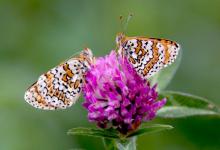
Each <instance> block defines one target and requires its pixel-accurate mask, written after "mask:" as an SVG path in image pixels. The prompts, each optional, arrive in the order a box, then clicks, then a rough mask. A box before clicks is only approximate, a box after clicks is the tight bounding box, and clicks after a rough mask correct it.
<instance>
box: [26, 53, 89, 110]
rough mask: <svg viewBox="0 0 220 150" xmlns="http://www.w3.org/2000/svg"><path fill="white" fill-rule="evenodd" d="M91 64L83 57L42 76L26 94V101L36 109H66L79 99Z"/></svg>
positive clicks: (63, 64) (73, 59) (65, 63)
mask: <svg viewBox="0 0 220 150" xmlns="http://www.w3.org/2000/svg"><path fill="white" fill-rule="evenodd" d="M88 67H89V63H88V61H87V60H86V59H84V58H83V57H82V55H81V57H78V58H71V59H69V60H67V61H66V62H64V63H61V64H60V65H58V66H56V67H54V68H52V69H51V70H49V71H48V72H46V73H45V74H42V75H41V76H40V77H39V79H38V80H37V82H36V83H34V84H33V85H32V86H31V87H30V88H29V89H28V90H27V91H26V92H25V97H24V98H25V100H26V101H27V102H28V103H29V104H30V105H32V106H33V107H35V108H39V109H44V110H54V109H65V108H67V107H70V106H71V105H72V104H74V103H75V102H76V100H77V99H78V98H79V96H80V93H81V88H82V83H83V80H84V78H83V74H84V73H85V71H86V70H87V69H88Z"/></svg>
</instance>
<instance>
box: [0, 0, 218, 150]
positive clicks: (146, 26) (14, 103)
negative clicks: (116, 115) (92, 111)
mask: <svg viewBox="0 0 220 150" xmlns="http://www.w3.org/2000/svg"><path fill="white" fill-rule="evenodd" d="M129 12H132V13H133V14H134V17H133V18H132V20H131V22H130V23H129V26H128V30H127V35H129V36H134V35H144V36H148V37H164V38H168V39H173V40H176V41H178V42H179V43H180V44H181V45H182V49H183V59H182V60H183V61H182V64H181V66H180V68H179V70H178V72H177V74H176V76H175V78H174V80H173V81H172V83H171V84H170V85H169V87H168V89H172V90H179V91H184V92H188V93H192V94H196V95H200V96H203V97H206V98H208V99H210V100H212V101H213V102H215V103H216V104H220V99H219V98H220V96H219V90H220V79H219V77H220V48H219V47H220V1H219V0H209V1H206V0H124V1H122V0H99V1H98V0H78V1H76V0H75V1H73V0H72V1H71V0H41V1H40V0H0V68H1V70H0V84H1V85H0V150H29V149H31V150H61V149H62V150H70V149H103V146H102V141H101V140H100V139H94V138H90V137H81V136H74V137H72V136H68V135H66V132H67V130H68V129H69V128H72V127H78V126H94V124H91V123H89V122H88V121H87V117H86V115H87V113H86V110H85V109H84V108H83V107H81V103H82V101H83V99H80V101H79V102H78V103H77V104H76V105H74V106H73V107H71V108H70V109H67V110H60V111H54V112H53V111H52V112H50V111H41V110H37V109H34V108H32V107H31V106H30V105H28V104H27V103H26V102H25V101H24V98H23V95H24V92H25V90H26V88H27V87H28V86H29V85H31V84H32V83H33V82H34V81H35V80H36V79H37V78H38V76H39V75H40V74H42V73H43V72H45V71H47V70H48V69H50V68H51V67H53V66H55V65H56V64H58V63H60V62H61V61H63V60H65V59H66V58H69V57H70V56H71V55H73V54H74V53H76V52H78V51H80V50H81V49H82V48H84V47H86V46H88V47H90V48H91V49H92V50H93V52H94V54H95V55H96V56H101V55H105V54H107V53H109V51H110V50H111V49H114V48H115V35H116V33H117V32H119V31H121V27H120V21H119V16H120V15H124V16H127V15H128V13H129ZM153 122H160V123H168V124H171V125H173V126H174V127H175V128H174V129H173V130H172V131H166V132H162V133H157V134H155V135H148V136H142V137H141V138H139V139H138V149H139V150H145V149H149V150H219V149H220V121H219V118H215V117H204V116H203V117H190V118H184V119H178V120H170V119H167V120H164V119H163V120H160V119H156V120H154V121H153Z"/></svg>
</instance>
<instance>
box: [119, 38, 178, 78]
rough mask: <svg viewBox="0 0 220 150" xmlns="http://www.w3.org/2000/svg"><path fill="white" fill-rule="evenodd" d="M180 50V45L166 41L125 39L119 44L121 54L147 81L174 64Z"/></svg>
mask: <svg viewBox="0 0 220 150" xmlns="http://www.w3.org/2000/svg"><path fill="white" fill-rule="evenodd" d="M179 49H180V46H179V44H177V43H176V42H173V41H170V40H166V39H156V38H145V37H123V38H121V41H120V42H119V53H120V54H121V55H123V57H125V58H127V60H128V61H129V62H130V64H131V65H132V66H133V67H134V69H135V70H136V71H137V73H138V74H139V75H140V76H141V77H143V78H145V79H148V78H150V77H151V76H153V75H154V74H155V73H157V72H158V71H160V70H161V69H162V68H164V67H166V66H167V65H169V64H171V63H172V62H174V60H175V59H176V57H177V55H178V52H179Z"/></svg>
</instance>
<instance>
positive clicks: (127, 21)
mask: <svg viewBox="0 0 220 150" xmlns="http://www.w3.org/2000/svg"><path fill="white" fill-rule="evenodd" d="M132 17H133V13H130V14H129V15H128V17H127V20H126V22H125V24H124V26H123V32H124V33H125V32H126V30H127V28H128V23H129V21H130V20H131V18H132Z"/></svg>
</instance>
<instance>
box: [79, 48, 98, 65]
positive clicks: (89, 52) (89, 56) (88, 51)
mask: <svg viewBox="0 0 220 150" xmlns="http://www.w3.org/2000/svg"><path fill="white" fill-rule="evenodd" d="M80 55H81V57H83V58H84V59H86V60H87V61H88V62H89V63H93V62H94V60H95V57H93V53H92V50H91V49H89V48H85V49H84V50H83V51H82V52H81V54H80Z"/></svg>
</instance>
